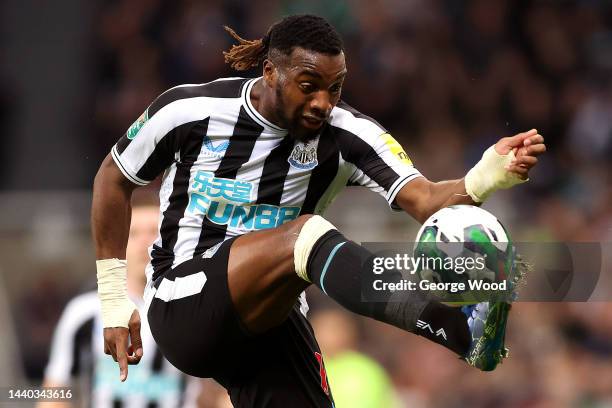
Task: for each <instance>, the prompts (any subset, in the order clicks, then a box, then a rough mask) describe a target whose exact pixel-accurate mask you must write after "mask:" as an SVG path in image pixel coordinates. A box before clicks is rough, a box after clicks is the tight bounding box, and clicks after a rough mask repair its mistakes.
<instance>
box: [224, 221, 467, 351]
mask: <svg viewBox="0 0 612 408" xmlns="http://www.w3.org/2000/svg"><path fill="white" fill-rule="evenodd" d="M298 237H299V239H298ZM294 254H295V255H296V256H295V258H294ZM371 256H372V253H370V252H369V251H368V250H366V249H365V248H363V247H361V246H360V245H358V244H356V243H354V242H351V241H349V240H348V239H346V238H345V237H344V236H343V235H342V234H340V233H339V232H338V231H337V230H336V229H335V228H333V226H331V224H329V223H327V222H326V221H324V220H323V219H322V218H321V217H319V216H302V217H300V218H298V219H297V220H294V221H292V222H289V223H287V224H285V225H283V226H281V227H279V228H276V229H273V230H266V231H260V232H255V233H251V234H248V235H244V236H242V237H239V238H238V239H236V241H235V242H234V244H233V245H232V248H231V252H230V260H229V267H228V282H229V289H230V293H231V298H232V301H233V304H234V306H235V308H236V310H237V312H238V315H239V316H240V317H241V319H242V322H243V324H244V325H245V326H246V328H247V329H248V330H250V331H251V332H253V333H262V332H265V331H266V330H268V329H270V328H272V327H275V326H278V325H279V324H281V323H282V322H283V321H284V320H285V319H286V318H287V316H288V314H289V312H290V311H291V308H292V307H293V305H294V304H295V302H296V300H297V297H298V295H299V294H300V292H302V291H303V290H304V289H305V288H306V287H307V286H308V284H309V282H308V281H310V280H312V282H313V283H314V284H315V285H316V286H318V287H319V288H320V289H321V290H322V291H323V292H324V293H325V294H326V295H328V296H329V297H331V298H332V299H334V300H336V301H337V302H338V303H340V304H341V305H342V306H344V307H345V308H347V309H348V310H350V311H352V312H354V313H358V314H360V315H363V316H367V317H371V318H374V319H376V320H379V321H382V322H385V323H388V324H391V325H393V326H396V327H399V328H401V329H404V330H406V331H410V332H414V333H416V334H419V335H422V336H424V337H426V338H428V339H430V340H432V341H435V342H437V343H440V344H442V345H444V346H445V347H447V348H449V349H451V350H453V351H455V352H456V353H457V354H459V355H463V354H464V353H465V352H466V351H467V349H468V347H469V344H470V336H469V331H468V327H467V318H466V316H465V315H464V314H463V313H462V312H461V311H460V310H458V309H457V308H453V307H449V306H446V305H443V304H440V303H439V302H435V301H430V300H428V299H426V298H424V297H423V296H419V295H418V294H417V293H415V296H412V297H410V298H408V299H406V300H402V301H401V302H400V301H396V300H395V299H392V298H391V297H390V298H389V299H387V300H386V301H383V302H364V301H362V299H361V270H362V265H363V263H364V262H365V261H366V260H367V259H368V258H370V257H371ZM296 269H297V271H296ZM399 278H401V274H399V273H398V279H399ZM418 320H422V321H425V322H427V323H429V324H430V325H432V326H435V327H442V328H444V329H445V332H446V333H447V334H448V336H446V337H447V338H444V339H443V338H441V337H438V336H436V335H435V334H434V335H431V333H429V332H427V331H424V330H419V331H417V330H416V329H417V321H418Z"/></svg>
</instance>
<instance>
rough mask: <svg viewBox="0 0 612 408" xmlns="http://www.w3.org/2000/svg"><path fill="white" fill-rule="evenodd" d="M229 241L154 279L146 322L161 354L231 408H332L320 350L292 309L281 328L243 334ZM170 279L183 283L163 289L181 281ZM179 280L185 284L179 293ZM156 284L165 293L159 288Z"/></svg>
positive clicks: (310, 329)
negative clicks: (211, 386)
mask: <svg viewBox="0 0 612 408" xmlns="http://www.w3.org/2000/svg"><path fill="white" fill-rule="evenodd" d="M233 241H234V240H233V239H232V240H228V241H226V242H224V243H223V244H222V245H221V246H220V247H219V249H218V250H217V251H216V252H215V253H214V255H212V256H211V257H209V258H203V257H197V258H194V259H191V260H189V261H186V262H183V263H182V264H180V265H179V266H177V267H176V268H174V269H171V270H169V271H167V272H166V273H164V274H162V275H161V276H160V277H158V278H157V279H156V280H155V282H154V286H155V287H156V288H157V293H156V297H153V299H152V301H151V303H150V306H149V310H148V313H147V317H148V319H149V324H150V326H151V332H152V333H153V337H154V338H155V341H156V342H157V344H158V346H159V348H160V349H161V351H162V353H163V355H164V356H165V357H166V358H167V359H168V361H170V362H171V363H172V364H173V365H174V366H176V367H177V368H178V369H179V370H181V371H183V372H185V373H187V374H189V375H193V376H196V377H212V378H214V379H215V380H216V381H217V382H219V383H220V384H221V385H223V386H224V387H225V388H226V389H227V390H228V393H229V395H230V398H231V400H232V403H233V404H234V406H235V407H283V408H285V407H333V406H334V405H333V398H332V395H331V391H330V389H329V384H328V382H327V376H326V374H325V368H324V365H323V361H322V358H321V350H320V349H319V345H318V344H317V341H316V339H315V337H314V332H313V330H312V327H311V325H310V323H309V322H308V320H306V318H305V317H304V315H303V314H302V313H301V312H300V310H299V306H298V304H297V303H296V305H295V306H294V308H293V310H292V311H291V313H290V315H289V317H288V318H287V320H286V321H285V322H284V323H283V324H281V325H280V326H278V327H275V328H273V329H271V330H269V331H267V332H266V333H264V334H261V335H252V334H249V333H248V332H247V331H246V330H245V329H244V328H243V326H242V324H241V322H240V319H239V317H238V314H237V312H236V311H235V309H234V306H233V304H232V301H231V298H230V294H229V289H228V284H227V264H228V258H229V250H230V247H231V244H232V242H233ZM200 272H203V273H204V275H205V283H204V286H203V287H202V289H201V291H199V292H197V293H195V294H190V293H192V292H194V291H197V290H198V289H199V287H200V286H201V282H202V280H203V278H202V275H201V274H200V275H198V276H197V279H192V278H193V277H194V276H195V275H194V274H197V273H200ZM185 277H188V278H187V279H185ZM189 277H190V278H189ZM177 278H183V283H181V285H180V286H181V288H180V289H176V290H174V291H173V290H168V287H172V286H173V285H174V283H176V282H180V281H181V279H178V280H177ZM164 279H166V280H168V282H165V283H162V281H163V280H164ZM184 282H190V283H189V285H187V287H186V285H185V284H184ZM194 282H195V284H194ZM198 284H199V285H198ZM161 285H164V286H166V288H165V289H164V290H160V289H159V287H160V286H161ZM176 286H177V287H178V286H179V285H176ZM193 287H195V288H196V289H193ZM151 293H152V292H151ZM162 293H163V294H162ZM168 293H174V299H170V298H169V297H172V296H169V295H168ZM181 296H184V297H181ZM178 297H180V298H178ZM177 298H178V299H177Z"/></svg>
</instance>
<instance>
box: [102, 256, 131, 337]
mask: <svg viewBox="0 0 612 408" xmlns="http://www.w3.org/2000/svg"><path fill="white" fill-rule="evenodd" d="M96 269H97V276H98V297H99V298H100V303H101V306H102V324H103V325H104V327H128V322H129V321H130V317H131V316H132V313H133V312H134V310H135V309H136V306H135V305H134V303H133V302H132V301H131V300H130V298H129V297H128V292H127V262H126V261H125V260H121V259H117V258H112V259H102V260H99V261H96Z"/></svg>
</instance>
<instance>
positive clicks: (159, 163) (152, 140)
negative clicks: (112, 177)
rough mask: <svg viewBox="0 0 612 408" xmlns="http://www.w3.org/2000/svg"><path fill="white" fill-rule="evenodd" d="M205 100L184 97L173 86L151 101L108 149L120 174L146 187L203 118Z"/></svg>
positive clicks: (173, 159)
mask: <svg viewBox="0 0 612 408" xmlns="http://www.w3.org/2000/svg"><path fill="white" fill-rule="evenodd" d="M206 99H207V98H191V97H186V95H185V91H184V89H183V88H182V87H176V88H172V89H170V90H168V91H166V92H165V93H163V94H162V95H160V96H159V97H158V98H157V99H156V100H155V101H153V103H152V104H151V105H150V106H149V107H148V108H147V109H146V110H145V111H144V112H143V113H142V115H140V117H139V118H138V119H136V121H135V122H134V123H133V124H132V125H131V126H130V127H129V128H128V130H127V131H126V132H125V134H124V135H123V136H122V137H121V138H120V139H119V141H118V142H117V143H116V144H115V145H114V146H113V148H112V150H111V156H112V158H113V160H114V161H115V163H116V164H117V166H118V167H119V169H120V170H121V172H122V173H123V175H124V176H125V177H126V178H127V179H128V180H130V181H131V182H132V183H135V184H138V185H146V184H149V183H150V182H151V181H153V180H154V179H155V178H156V177H157V176H158V175H159V174H161V173H162V172H163V171H164V170H165V169H166V168H168V167H169V166H170V165H171V164H172V162H173V161H175V160H177V159H178V158H179V156H180V149H181V146H182V145H183V143H184V142H185V140H186V139H187V137H188V136H189V134H190V132H191V129H192V128H193V126H195V124H196V123H197V122H198V120H200V119H204V118H205V116H206V112H207V111H208V109H207V106H206Z"/></svg>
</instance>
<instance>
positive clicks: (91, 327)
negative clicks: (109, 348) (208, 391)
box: [45, 291, 198, 408]
mask: <svg viewBox="0 0 612 408" xmlns="http://www.w3.org/2000/svg"><path fill="white" fill-rule="evenodd" d="M102 333H103V328H102V321H101V318H100V300H99V298H98V294H97V292H96V291H92V292H87V293H85V294H82V295H79V296H77V297H75V298H74V299H72V300H71V301H70V302H69V303H68V305H67V306H66V308H65V309H64V312H63V313H62V316H61V318H60V321H59V323H58V325H57V327H56V329H55V333H54V334H53V342H52V344H51V355H50V358H49V363H48V365H47V368H46V370H45V382H50V383H53V384H56V385H57V386H59V385H63V386H71V387H72V388H73V389H76V390H78V391H79V392H78V394H79V398H80V399H82V402H83V404H82V405H83V406H87V407H94V408H105V407H109V408H111V407H136V408H138V407H142V408H150V407H159V408H164V407H167V408H174V407H180V406H183V407H194V406H195V404H196V400H197V393H198V390H197V387H198V383H197V382H196V380H195V379H188V377H187V376H185V374H183V373H181V372H180V371H179V370H177V369H176V368H175V367H174V366H172V365H171V364H170V363H169V362H168V361H167V360H166V359H165V358H163V356H162V354H161V352H160V351H159V349H158V348H157V345H156V344H155V341H154V340H153V335H152V334H151V330H150V329H149V323H148V321H147V319H142V326H141V335H142V342H143V350H144V351H145V352H144V355H143V357H142V360H141V361H140V363H139V364H138V365H133V366H130V368H129V374H128V379H127V380H126V381H125V382H123V383H122V382H121V381H119V366H118V365H117V363H115V362H114V361H113V359H112V358H109V356H108V355H106V354H104V336H103V335H102ZM188 384H189V387H188ZM188 388H189V390H188ZM194 388H195V389H194ZM84 394H85V395H84Z"/></svg>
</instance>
